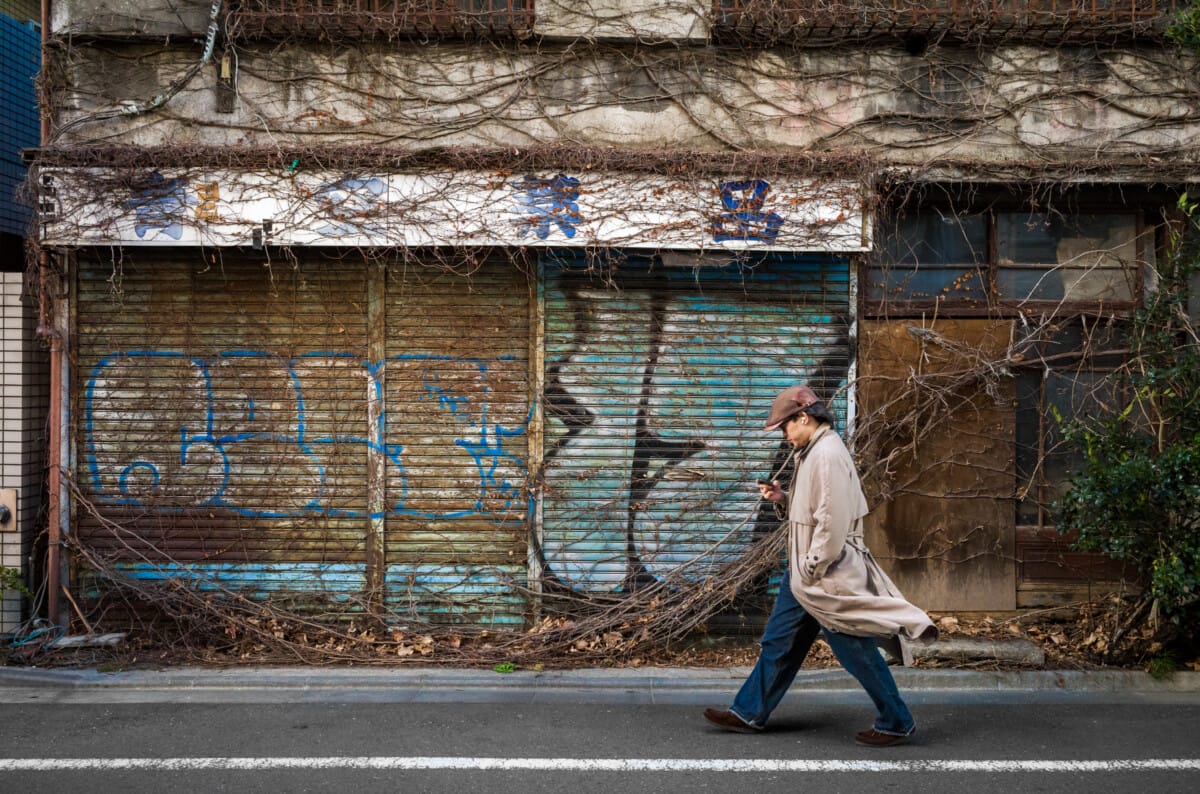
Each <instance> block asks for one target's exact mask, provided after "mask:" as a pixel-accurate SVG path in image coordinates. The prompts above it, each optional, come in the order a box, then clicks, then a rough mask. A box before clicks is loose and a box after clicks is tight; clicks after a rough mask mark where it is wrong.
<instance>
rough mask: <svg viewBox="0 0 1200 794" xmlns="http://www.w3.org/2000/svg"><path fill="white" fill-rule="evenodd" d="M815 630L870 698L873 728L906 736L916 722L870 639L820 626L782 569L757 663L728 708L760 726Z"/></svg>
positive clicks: (780, 696)
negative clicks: (820, 633)
mask: <svg viewBox="0 0 1200 794" xmlns="http://www.w3.org/2000/svg"><path fill="white" fill-rule="evenodd" d="M819 632H822V633H824V635H825V641H826V642H828V643H829V647H830V648H831V649H832V650H833V655H834V656H836V657H837V660H838V661H839V662H841V665H842V667H844V668H846V672H848V673H850V675H852V676H854V678H855V679H856V680H857V681H858V683H860V684H862V688H863V689H865V690H866V691H867V694H868V695H870V696H871V700H872V701H873V702H874V703H875V708H876V710H877V711H878V712H879V713H878V716H876V718H875V730H877V731H879V732H880V733H889V734H894V735H898V736H907V735H908V734H910V733H912V732H913V730H914V729H915V728H916V727H917V724H916V721H915V720H913V718H912V714H910V713H909V712H908V706H906V705H904V700H903V699H902V698H901V697H900V692H899V690H898V689H896V679H894V678H892V672H891V670H889V669H888V666H887V662H885V661H884V660H883V657H882V656H880V655H879V649H878V647H877V645H876V643H875V640H874V639H872V638H871V637H851V636H850V635H849V634H839V633H837V632H835V631H830V630H829V629H825V628H822V627H821V624H820V623H818V622H817V620H816V618H814V617H813V616H812V615H810V614H808V612H807V611H805V609H804V607H802V606H800V602H799V601H797V600H796V597H795V596H794V595H792V588H791V585H790V579H789V573H788V572H787V571H785V572H784V574H783V580H782V581H781V582H780V583H779V595H778V596H777V597H776V598H775V608H774V609H773V610H772V611H771V617H770V618H768V619H767V627H766V629H764V630H763V636H762V649H761V650H760V651H759V654H758V661H757V662H756V663H755V665H754V670H752V671H751V673H750V677H749V678H747V679H746V682H745V683H744V684H742V688H741V690H739V691H738V693H737V697H736V698H734V700H733V706H731V707H730V709H729V710H730V711H732V712H733V713H734V714H736V715H737V716H738V717H739V718H741V719H742V720H743V721H744V722H747V723H749V724H751V725H753V726H754V727H756V728H761V727H763V726H765V725H766V724H767V719H768V718H769V717H770V716H771V712H772V711H774V710H775V707H776V706H778V705H779V701H781V700H783V696H784V694H785V693H786V692H787V690H788V687H789V686H791V684H792V681H793V680H794V679H795V677H796V673H797V672H799V670H800V665H801V663H803V662H804V657H806V656H808V651H809V649H810V648H811V647H812V644H813V642H815V641H816V639H817V634H818V633H819Z"/></svg>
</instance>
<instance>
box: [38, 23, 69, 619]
mask: <svg viewBox="0 0 1200 794" xmlns="http://www.w3.org/2000/svg"><path fill="white" fill-rule="evenodd" d="M41 23H42V48H41V49H42V53H41V55H42V58H41V60H42V69H45V68H46V43H47V41H48V40H49V38H50V34H49V31H50V0H42V7H41ZM46 110H47V109H46V108H45V107H43V108H42V114H41V126H40V135H39V138H40V145H41V146H42V147H45V146H46V144H47V143H48V142H49V139H50V119H49V117H48V114H47V112H46ZM37 211H38V212H40V211H41V208H40V207H38V208H37ZM37 264H38V329H37V332H38V335H39V336H41V337H43V338H44V339H46V340H47V341H48V342H49V343H50V405H49V407H48V410H49V414H48V419H49V422H48V424H49V439H48V442H47V449H46V467H47V487H46V491H47V497H48V500H49V504H48V505H47V507H48V511H47V515H48V522H49V526H48V527H47V531H48V533H47V534H48V543H47V549H46V617H47V618H48V619H49V620H50V621H51V622H53V623H58V622H59V617H60V615H59V590H60V589H61V588H62V586H63V582H62V571H61V566H62V511H61V497H62V449H61V446H62V431H63V428H62V406H63V403H62V354H63V339H62V334H61V332H60V329H58V328H56V327H55V316H54V313H53V312H52V311H51V308H50V293H51V289H52V279H51V276H50V254H49V253H47V252H46V251H44V250H41V249H40V248H39V250H38V259H37ZM54 294H55V299H56V300H57V294H58V291H57V289H55V290H54Z"/></svg>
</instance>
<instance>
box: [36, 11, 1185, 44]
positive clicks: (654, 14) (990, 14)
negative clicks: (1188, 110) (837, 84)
mask: <svg viewBox="0 0 1200 794" xmlns="http://www.w3.org/2000/svg"><path fill="white" fill-rule="evenodd" d="M213 5H214V4H213V3H211V2H207V0H146V1H145V2H135V1H134V0H56V1H55V2H52V3H51V11H52V20H51V28H52V30H53V31H54V32H55V33H58V34H71V35H93V36H100V37H107V36H137V35H144V36H151V37H155V36H189V35H197V34H202V33H203V31H204V30H205V28H206V27H207V26H208V19H209V16H210V12H211V9H212V7H213ZM217 5H220V6H222V9H221V12H222V15H225V14H228V15H229V18H230V21H231V23H232V24H230V25H229V27H228V29H229V30H230V31H233V30H238V31H240V32H241V33H242V34H250V35H255V36H265V37H268V38H271V37H278V36H281V35H291V34H294V33H297V32H304V31H307V32H308V33H310V34H312V35H313V36H315V37H324V38H328V37H329V36H330V35H331V34H333V35H336V34H338V33H345V32H354V33H355V34H356V35H358V36H362V35H363V34H369V35H375V34H382V35H383V36H384V37H386V38H388V39H394V38H396V37H397V36H400V35H403V34H405V33H406V32H408V33H419V34H422V35H425V34H429V33H434V34H462V33H471V34H484V35H499V36H505V35H514V36H518V37H529V36H535V37H539V38H549V39H584V40H621V41H642V42H664V41H674V42H697V41H699V42H705V41H709V40H711V39H712V38H713V37H717V38H720V39H724V40H726V41H743V42H753V43H757V44H787V43H800V44H814V43H823V42H829V41H832V40H838V41H845V40H856V41H863V40H872V41H879V40H892V41H896V40H905V41H907V42H909V44H910V45H911V44H912V43H913V41H914V39H920V38H926V39H931V40H943V39H947V38H949V39H953V40H984V39H991V40H997V39H1006V40H1013V39H1019V40H1025V41H1042V42H1045V41H1051V40H1054V41H1063V40H1072V41H1080V40H1107V41H1112V40H1115V39H1127V38H1130V37H1137V36H1145V35H1148V34H1149V35H1151V36H1153V35H1155V34H1161V32H1162V30H1163V28H1164V27H1165V25H1166V23H1167V20H1168V18H1169V17H1170V15H1172V14H1174V13H1175V12H1176V11H1177V10H1179V9H1181V8H1183V7H1184V6H1186V5H1187V0H227V2H223V3H217Z"/></svg>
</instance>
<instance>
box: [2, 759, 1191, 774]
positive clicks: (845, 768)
mask: <svg viewBox="0 0 1200 794" xmlns="http://www.w3.org/2000/svg"><path fill="white" fill-rule="evenodd" d="M285 769H399V770H404V769H415V770H427V769H450V770H501V771H505V770H507V771H550V772H1144V771H1172V772H1173V771H1195V770H1200V758H1123V759H1113V760H1105V761H1051V760H1042V759H1033V760H999V759H997V760H991V761H985V760H937V759H928V760H913V761H854V760H843V761H838V760H827V761H818V760H785V759H772V758H724V759H722V758H486V757H471V756H442V757H439V756H407V757H406V756H331V757H325V758H305V757H278V758H238V757H225V758H0V773H4V772H84V771H86V772H114V771H147V772H177V771H194V770H204V771H226V770H228V771H270V770H285Z"/></svg>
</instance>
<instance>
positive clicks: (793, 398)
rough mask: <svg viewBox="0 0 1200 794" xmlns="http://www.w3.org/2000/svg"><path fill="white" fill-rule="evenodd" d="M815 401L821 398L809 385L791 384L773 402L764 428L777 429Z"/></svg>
mask: <svg viewBox="0 0 1200 794" xmlns="http://www.w3.org/2000/svg"><path fill="white" fill-rule="evenodd" d="M815 402H820V398H819V397H817V393H816V392H814V391H813V390H812V389H810V388H808V387H807V386H789V387H788V388H786V389H784V390H783V391H781V392H779V396H778V397H776V398H775V402H773V403H771V414H770V416H768V417H767V423H766V425H764V426H763V430H775V429H776V428H778V427H779V426H780V425H782V424H783V423H784V422H786V421H787V420H788V419H790V418H791V417H793V416H795V415H796V414H798V413H800V412H801V411H803V410H804V409H805V408H807V407H808V406H810V405H812V404H813V403H815Z"/></svg>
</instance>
